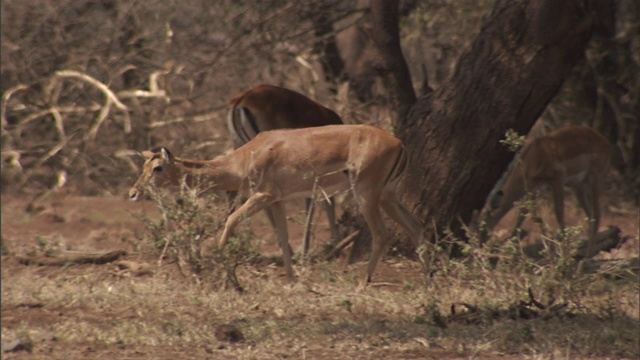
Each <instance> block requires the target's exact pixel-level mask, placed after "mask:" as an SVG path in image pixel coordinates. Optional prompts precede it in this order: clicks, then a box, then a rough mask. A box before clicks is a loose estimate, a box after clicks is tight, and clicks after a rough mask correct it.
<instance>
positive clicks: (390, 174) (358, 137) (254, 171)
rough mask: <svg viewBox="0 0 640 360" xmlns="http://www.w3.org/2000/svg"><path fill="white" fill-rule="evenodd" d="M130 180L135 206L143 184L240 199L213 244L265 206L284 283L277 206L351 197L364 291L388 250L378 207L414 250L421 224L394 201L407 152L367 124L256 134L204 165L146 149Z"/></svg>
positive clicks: (286, 253)
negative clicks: (365, 251) (365, 242)
mask: <svg viewBox="0 0 640 360" xmlns="http://www.w3.org/2000/svg"><path fill="white" fill-rule="evenodd" d="M143 155H144V156H145V157H146V161H145V164H144V167H143V172H142V175H141V176H140V178H139V179H138V181H137V182H136V183H135V185H134V186H133V187H132V188H131V190H130V191H129V197H130V198H131V200H134V201H135V200H137V199H139V198H140V195H141V193H142V191H143V188H144V187H145V186H147V185H154V186H156V187H168V186H172V185H174V186H175V185H179V184H181V183H183V184H185V185H186V186H190V185H194V184H201V183H203V182H206V183H207V184H211V185H210V186H213V187H215V188H217V189H219V190H226V191H237V192H240V193H241V194H243V195H244V196H247V197H248V199H247V201H246V202H245V203H244V204H243V205H242V206H240V207H239V208H238V209H237V210H235V211H234V212H233V213H232V214H231V215H230V216H229V217H228V219H227V221H226V223H225V226H224V230H223V232H222V236H221V238H220V240H219V243H218V244H219V246H221V247H222V246H224V245H225V244H226V243H227V241H228V240H229V236H230V235H231V233H232V231H233V230H234V228H235V227H236V225H237V224H238V223H239V222H240V221H241V220H242V219H244V218H246V217H249V216H251V215H253V214H255V213H256V212H257V211H259V210H261V209H265V208H268V209H270V210H271V213H272V214H273V218H274V223H275V231H276V237H277V239H278V243H279V245H280V247H281V249H282V252H283V260H284V267H285V271H286V273H287V276H288V278H289V279H290V280H291V281H294V280H295V276H294V274H293V268H292V264H291V249H290V247H289V242H288V231H287V218H286V214H285V207H284V201H287V200H291V199H296V198H304V197H309V196H310V195H312V193H313V192H314V191H315V190H316V189H317V188H321V189H322V190H323V191H324V192H325V193H327V194H330V195H331V194H335V193H337V192H340V191H347V190H351V191H353V193H354V195H355V198H356V201H357V203H358V205H359V208H360V211H361V212H362V214H363V215H364V218H365V220H366V222H367V225H368V226H369V228H370V230H371V234H372V237H373V241H372V243H373V247H372V251H371V258H370V259H369V264H368V266H367V272H366V278H365V279H364V281H363V282H361V283H360V285H361V286H362V287H363V286H366V284H367V283H369V282H370V281H371V276H372V275H373V272H374V270H375V268H376V265H377V263H378V261H379V260H380V258H382V257H383V256H384V255H385V254H386V252H387V248H388V245H389V234H388V233H387V229H386V227H385V225H384V222H383V220H382V215H381V212H380V209H382V210H384V211H385V212H386V213H387V214H388V215H389V216H390V217H391V218H392V219H393V220H395V221H396V222H398V223H399V224H400V225H401V226H402V227H404V228H405V230H406V231H407V232H408V233H409V235H410V236H411V238H412V240H413V241H414V244H415V245H416V248H418V247H419V245H420V244H421V242H422V225H421V224H420V223H419V222H418V220H416V219H415V218H414V217H413V215H411V213H409V211H408V210H407V209H405V207H404V206H402V204H401V203H400V202H399V201H398V200H397V197H396V192H395V191H396V185H397V183H398V181H399V179H400V176H401V175H402V174H403V172H404V171H405V169H406V167H407V161H408V157H407V153H406V151H405V148H404V146H403V145H402V143H401V142H400V140H399V139H398V138H396V137H395V136H393V135H392V134H391V133H389V132H387V131H385V130H382V129H379V128H377V127H374V126H369V125H329V126H322V127H316V128H304V129H292V130H273V131H267V132H261V133H259V134H258V135H257V136H256V137H255V138H254V139H253V140H251V141H249V142H248V143H246V144H245V145H244V146H241V147H240V148H238V149H237V150H235V151H234V152H232V153H230V154H228V155H225V156H221V157H218V158H216V159H213V160H208V161H197V160H187V159H181V158H178V157H174V156H173V155H172V154H171V153H170V152H169V150H167V149H166V148H160V149H159V150H156V151H147V152H144V153H143Z"/></svg>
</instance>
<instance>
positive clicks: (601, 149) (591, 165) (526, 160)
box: [485, 126, 611, 256]
mask: <svg viewBox="0 0 640 360" xmlns="http://www.w3.org/2000/svg"><path fill="white" fill-rule="evenodd" d="M610 157H611V144H610V143H609V141H608V140H607V139H606V138H605V137H604V136H602V135H600V134H599V133H597V132H596V131H594V130H593V129H591V128H588V127H586V126H569V127H565V128H562V129H559V130H556V131H554V132H552V133H550V134H548V135H547V136H542V137H539V138H537V139H534V140H533V141H532V142H531V143H530V144H529V145H527V146H526V147H525V148H524V150H523V152H522V155H521V156H520V158H519V160H518V163H517V164H516V166H515V168H514V170H513V172H512V173H511V174H510V175H509V177H508V178H507V180H506V182H505V184H504V187H503V188H502V190H501V191H499V192H498V194H497V196H496V197H495V198H494V199H493V201H491V202H490V204H489V211H488V214H487V216H486V217H485V221H486V226H487V229H488V230H489V231H490V230H492V229H493V228H494V227H495V226H496V225H497V223H498V222H499V221H500V220H501V219H502V217H504V216H505V215H506V214H507V212H509V210H511V208H513V207H514V203H515V202H516V201H518V200H520V199H522V198H523V197H524V195H525V194H527V193H531V192H535V191H536V190H538V189H540V188H541V187H544V186H547V187H549V188H550V189H551V192H552V195H553V204H554V212H555V216H556V219H557V221H558V225H559V227H560V229H561V230H563V229H564V228H565V221H564V186H565V185H567V186H569V187H571V188H572V189H573V190H574V191H575V194H576V197H577V198H578V202H579V204H580V206H581V207H582V208H583V209H584V211H585V213H586V214H587V217H588V218H589V220H590V227H589V246H588V249H587V256H590V255H591V251H592V249H593V242H594V237H595V235H596V233H597V231H598V227H599V225H600V191H601V188H602V185H603V183H604V178H605V176H606V175H607V171H608V168H609V159H610ZM523 220H524V214H523V212H520V215H519V216H518V221H517V224H516V227H519V226H520V225H521V223H522V221H523Z"/></svg>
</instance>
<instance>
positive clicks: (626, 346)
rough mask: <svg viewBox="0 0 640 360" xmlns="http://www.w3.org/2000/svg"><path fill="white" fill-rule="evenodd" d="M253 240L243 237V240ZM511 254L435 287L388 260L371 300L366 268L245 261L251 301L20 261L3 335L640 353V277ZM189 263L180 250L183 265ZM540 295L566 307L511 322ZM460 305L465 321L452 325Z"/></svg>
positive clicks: (384, 354) (463, 269) (450, 353)
mask: <svg viewBox="0 0 640 360" xmlns="http://www.w3.org/2000/svg"><path fill="white" fill-rule="evenodd" d="M174 231H178V230H174ZM148 235H149V233H147V235H145V236H144V237H143V238H144V239H146V240H145V241H144V242H143V243H141V244H140V245H139V247H140V254H142V255H139V256H142V257H137V258H136V259H137V260H139V261H140V260H142V259H144V260H147V261H148V262H153V263H154V264H155V261H157V259H158V253H159V251H158V250H157V249H156V244H155V243H154V241H156V240H157V239H156V240H153V237H152V236H148ZM183 235H184V234H183ZM250 236H251V234H250V233H249V232H241V233H240V239H241V240H242V241H246V240H249V239H248V238H249V237H250ZM176 239H177V237H176ZM182 239H184V236H183V237H182ZM187 242H188V241H187ZM154 249H156V250H154ZM501 251H502V252H501V253H499V255H500V256H503V257H505V258H507V256H510V257H511V258H510V260H508V261H507V260H505V264H507V265H508V266H498V267H497V268H495V269H491V268H490V267H488V266H487V264H488V254H483V253H482V251H479V250H474V252H473V256H472V257H469V258H468V259H467V260H465V261H463V262H458V261H450V262H448V263H446V264H439V265H438V271H437V272H435V273H434V275H433V276H431V277H426V276H425V275H423V274H422V273H421V270H420V266H419V264H418V263H417V262H412V261H409V260H406V259H389V260H387V261H385V262H384V263H383V264H381V266H380V269H379V270H378V272H377V273H376V279H375V280H377V281H380V282H381V285H380V286H372V287H369V288H368V289H367V291H366V292H362V293H360V292H356V291H355V288H356V284H357V279H359V277H360V274H361V273H362V272H363V271H364V263H360V264H356V265H354V266H351V267H349V268H344V266H343V265H341V264H339V263H326V262H320V263H316V264H310V265H306V266H296V271H297V272H298V276H299V281H298V282H297V283H296V284H294V285H288V284H287V283H286V280H285V277H284V276H283V274H282V271H281V269H280V268H279V267H277V266H275V265H273V264H271V263H269V262H268V261H266V260H264V259H263V260H261V261H256V260H255V258H245V259H244V260H247V261H246V262H243V261H240V265H239V266H238V268H237V273H236V275H237V278H238V281H239V283H240V284H241V285H242V287H243V288H244V292H243V293H239V292H237V291H235V290H233V288H226V289H225V287H224V286H221V284H224V281H220V278H219V277H220V276H224V272H223V271H217V270H216V266H220V263H217V264H216V263H215V262H212V263H211V264H210V267H209V268H206V269H205V270H204V271H200V272H199V273H198V274H197V275H196V274H195V273H192V274H188V276H186V277H185V276H184V275H182V273H181V272H180V271H179V270H178V267H177V266H176V263H177V262H176V261H174V262H173V263H172V262H171V261H170V259H165V261H164V262H163V264H162V265H161V266H160V267H154V270H155V271H154V274H153V275H150V276H143V277H134V276H131V275H129V274H127V273H122V272H117V271H115V266H113V265H106V266H74V267H67V268H62V269H60V268H44V267H30V266H14V265H15V264H13V263H12V262H14V260H13V259H12V258H10V257H7V258H5V259H3V265H2V320H3V327H2V337H3V339H15V338H18V337H25V336H26V337H28V338H30V339H31V340H32V341H33V343H34V348H35V349H38V350H39V352H34V353H33V354H35V355H37V356H40V355H42V354H43V351H45V352H46V349H49V350H48V351H49V353H48V355H46V357H48V358H66V359H75V358H84V357H86V356H87V355H88V354H89V355H91V356H96V355H98V356H99V357H113V356H117V357H127V356H132V357H143V358H164V357H165V356H166V357H167V358H168V357H175V356H177V357H179V358H204V357H213V358H225V359H226V358H237V359H266V358H314V359H317V358H327V359H328V358H332V359H335V358H374V359H377V358H389V357H395V358H449V359H454V358H469V357H470V358H485V359H491V358H509V357H513V358H530V359H558V358H559V359H571V358H577V357H580V358H585V357H596V358H637V356H639V355H640V348H639V345H638V339H639V337H638V327H639V325H640V323H639V322H638V319H639V318H640V314H639V310H638V309H639V308H640V302H639V297H638V293H639V285H638V281H637V278H633V277H631V278H627V279H618V280H612V279H608V278H605V277H603V276H601V274H592V275H582V276H570V277H566V278H563V279H562V281H561V280H560V278H559V276H560V275H561V274H564V273H563V272H562V268H561V266H560V265H557V264H556V265H547V266H544V267H535V266H533V265H532V264H531V263H528V262H527V261H526V260H524V259H522V258H520V257H519V255H518V254H517V251H514V250H513V249H509V247H508V246H503V247H502V250H501ZM206 253H207V252H205V254H206ZM145 254H146V255H145ZM493 255H495V254H493ZM180 256H181V255H180V252H175V253H174V256H173V259H174V260H175V259H177V258H179V257H180ZM205 257H206V256H205ZM470 259H471V260H470ZM241 260H242V259H241ZM249 260H251V261H249ZM187 261H189V260H188V259H187ZM216 277H218V278H216ZM528 289H532V291H533V293H534V294H535V295H536V296H537V297H539V299H538V300H539V301H541V302H542V303H544V304H548V303H549V302H550V299H551V298H553V299H555V303H556V304H560V303H566V308H564V309H563V310H562V311H558V312H555V313H554V312H551V313H548V314H547V316H546V317H545V316H543V315H544V312H543V311H540V312H539V314H540V315H541V316H539V317H537V318H533V319H528V320H525V319H523V318H522V317H521V316H520V315H518V314H513V313H508V312H507V311H506V310H507V309H508V308H509V307H510V306H512V305H515V304H518V303H519V302H520V301H526V300H527V299H528V294H527V290H528ZM461 303H466V304H470V305H472V306H475V307H477V308H478V309H481V310H482V312H481V313H476V314H473V313H467V314H466V315H467V316H460V313H461V312H462V313H463V314H464V313H465V309H466V308H465V307H464V306H462V305H459V304H461ZM453 304H456V310H457V316H452V315H451V308H452V305H453ZM222 324H232V325H235V326H236V327H237V328H238V329H240V331H241V332H242V333H243V334H244V338H245V341H243V342H239V343H233V344H231V343H226V342H221V341H218V340H217V339H216V337H215V335H214V333H215V329H216V328H217V327H218V326H219V325H222ZM159 354H162V355H159ZM14 355H15V356H17V358H21V357H23V358H27V357H29V356H31V354H28V353H26V352H23V353H16V354H14Z"/></svg>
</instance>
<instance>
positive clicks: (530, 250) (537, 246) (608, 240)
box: [522, 226, 629, 260]
mask: <svg viewBox="0 0 640 360" xmlns="http://www.w3.org/2000/svg"><path fill="white" fill-rule="evenodd" d="M620 232H621V231H620V228H618V227H616V226H609V228H608V229H607V230H605V231H603V232H600V233H598V234H596V237H595V241H594V244H593V250H592V252H591V254H587V247H588V239H583V240H582V241H581V243H580V247H579V248H578V251H577V252H576V255H575V258H576V259H589V258H592V257H594V256H596V255H598V253H600V252H601V251H609V250H611V249H615V248H617V247H619V246H620V245H622V244H623V243H624V242H625V241H627V240H628V239H629V238H628V237H620ZM543 250H544V244H543V242H542V241H537V242H535V243H533V244H530V245H527V246H525V247H524V248H522V251H523V252H524V254H525V255H527V256H529V257H531V258H533V259H536V260H540V259H542V258H543V257H544V255H543Z"/></svg>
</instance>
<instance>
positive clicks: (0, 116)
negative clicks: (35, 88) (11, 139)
mask: <svg viewBox="0 0 640 360" xmlns="http://www.w3.org/2000/svg"><path fill="white" fill-rule="evenodd" d="M28 88H29V87H28V86H27V85H25V84H18V85H16V86H13V87H11V88H9V90H7V91H5V92H4V94H2V109H1V110H0V111H1V112H0V121H2V128H3V129H4V128H6V127H7V125H8V124H9V123H8V122H7V106H8V105H7V104H8V103H9V99H10V98H11V96H13V94H15V93H16V92H18V91H20V90H25V89H28Z"/></svg>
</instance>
